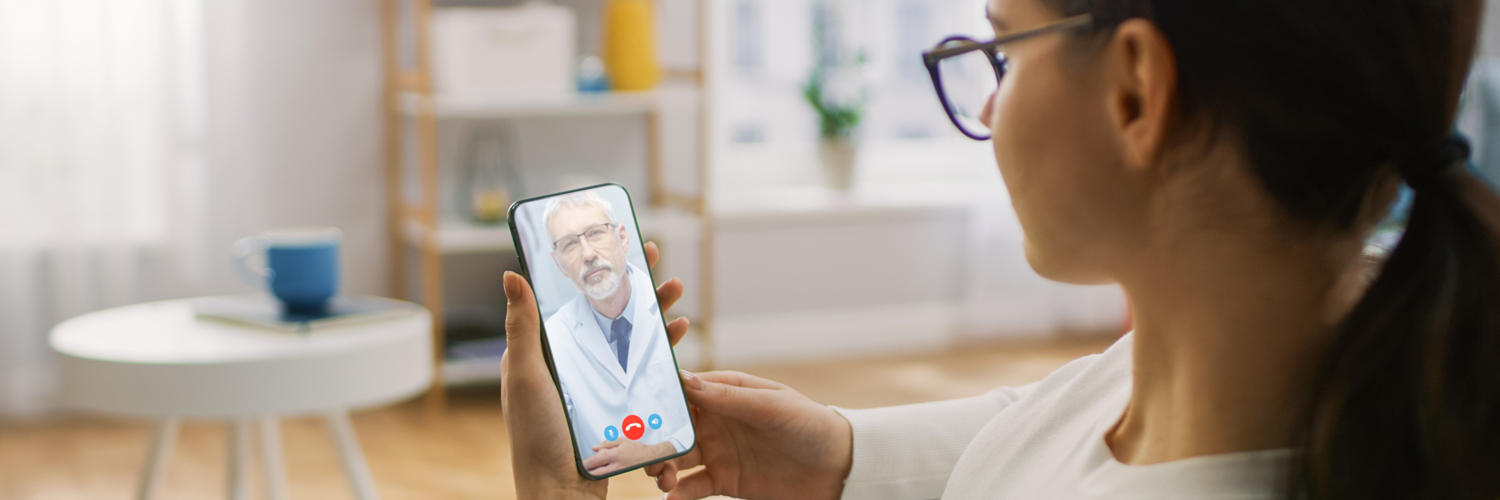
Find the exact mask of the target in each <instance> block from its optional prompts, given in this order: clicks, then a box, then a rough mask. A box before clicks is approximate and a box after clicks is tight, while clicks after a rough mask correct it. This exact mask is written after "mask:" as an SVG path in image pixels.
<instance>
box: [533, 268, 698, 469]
mask: <svg viewBox="0 0 1500 500" xmlns="http://www.w3.org/2000/svg"><path fill="white" fill-rule="evenodd" d="M626 267H627V268H628V271H627V272H629V276H630V293H632V294H635V295H634V297H632V298H633V299H634V302H635V306H634V307H635V311H634V314H633V315H632V318H633V321H632V326H631V333H630V355H629V358H628V359H627V360H626V363H627V364H628V365H629V369H628V370H621V369H620V362H619V360H618V358H616V357H615V353H614V350H613V349H610V347H609V341H608V340H607V339H606V338H605V336H604V332H603V331H601V330H600V329H599V323H598V321H596V320H595V319H594V312H593V306H592V305H590V304H589V301H588V297H587V296H585V295H584V294H582V293H580V294H578V297H577V298H575V299H573V301H571V302H569V303H568V304H567V305H564V306H563V307H562V308H560V309H558V310H557V312H556V313H554V314H553V315H552V317H550V318H547V322H546V324H545V331H546V335H547V342H548V343H549V344H550V346H551V351H552V359H553V363H554V365H555V366H556V367H557V378H558V381H559V382H561V383H562V394H563V400H564V403H565V404H566V406H567V411H568V416H569V418H571V419H572V423H573V436H574V438H575V439H576V440H577V441H578V443H577V444H578V450H579V452H580V453H581V454H582V456H583V458H585V459H586V458H588V457H590V456H593V455H594V451H593V450H592V448H593V447H594V445H596V444H599V443H602V442H604V441H606V439H605V437H604V432H605V428H607V427H610V426H613V427H614V428H615V429H616V430H617V431H619V432H620V434H619V435H618V437H617V438H616V439H629V438H628V437H626V436H625V434H624V430H625V427H624V425H623V424H622V422H623V421H624V420H625V417H626V416H628V415H635V416H638V417H640V419H641V421H643V422H647V421H649V420H650V416H651V415H660V416H661V428H660V429H652V428H651V427H650V426H649V425H648V426H646V428H645V434H643V435H642V436H641V438H640V439H639V441H640V442H641V443H642V444H646V445H655V444H658V443H661V442H662V441H671V442H672V447H673V448H676V449H677V452H678V453H681V452H683V451H685V450H687V449H688V448H690V447H692V446H693V440H694V436H693V424H692V420H691V419H690V418H689V417H688V412H687V400H686V399H685V398H684V395H683V393H682V385H681V379H680V378H679V376H678V374H677V363H676V362H675V361H674V360H673V358H672V351H671V346H670V345H669V344H668V342H667V332H666V330H665V328H664V327H663V326H662V325H663V323H662V318H661V307H659V306H658V304H657V302H656V291H655V290H653V289H652V288H651V285H652V283H651V275H649V274H647V273H646V272H645V271H642V270H640V269H639V268H637V267H635V266H634V265H629V264H627V265H626Z"/></svg>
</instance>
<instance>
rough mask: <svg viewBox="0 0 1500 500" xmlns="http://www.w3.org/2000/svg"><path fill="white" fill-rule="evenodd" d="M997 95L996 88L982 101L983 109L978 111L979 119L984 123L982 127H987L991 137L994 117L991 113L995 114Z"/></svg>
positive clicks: (997, 90) (998, 90)
mask: <svg viewBox="0 0 1500 500" xmlns="http://www.w3.org/2000/svg"><path fill="white" fill-rule="evenodd" d="M999 93H1000V89H998V88H997V89H995V90H994V91H992V92H990V96H989V97H987V98H985V99H984V107H983V108H980V110H979V119H980V120H983V121H984V126H986V127H989V129H990V134H992V135H993V134H994V133H995V117H994V116H993V115H992V113H994V112H995V95H997V94H999Z"/></svg>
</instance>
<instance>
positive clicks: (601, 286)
mask: <svg viewBox="0 0 1500 500" xmlns="http://www.w3.org/2000/svg"><path fill="white" fill-rule="evenodd" d="M601 267H602V268H605V269H609V271H608V272H607V275H606V276H605V277H604V279H602V280H599V282H598V283H589V282H588V279H587V278H585V276H588V274H589V272H590V271H594V270H597V269H599V268H601ZM621 281H624V280H622V279H620V273H617V272H615V269H614V266H612V265H610V264H609V263H608V262H605V263H603V264H601V265H597V266H589V267H588V268H586V269H584V270H582V271H579V272H578V282H579V283H582V284H583V294H584V295H588V296H589V298H591V299H594V300H603V299H604V298H605V297H609V296H610V295H613V294H614V293H615V291H616V290H619V289H620V282H621Z"/></svg>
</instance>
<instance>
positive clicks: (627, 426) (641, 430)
mask: <svg viewBox="0 0 1500 500" xmlns="http://www.w3.org/2000/svg"><path fill="white" fill-rule="evenodd" d="M620 429H623V430H624V431H625V437H628V438H630V440H631V441H635V440H637V439H640V438H641V435H642V434H645V433H646V423H645V422H642V421H641V417H637V416H635V415H631V416H628V417H625V422H623V423H621V424H620Z"/></svg>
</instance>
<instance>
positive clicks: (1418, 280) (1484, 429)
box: [1043, 0, 1500, 500]
mask: <svg viewBox="0 0 1500 500" xmlns="http://www.w3.org/2000/svg"><path fill="white" fill-rule="evenodd" d="M1043 2H1044V3H1046V4H1048V5H1050V6H1051V7H1052V8H1053V9H1054V10H1056V11H1057V12H1058V13H1059V14H1062V15H1075V14H1082V13H1091V14H1093V16H1094V27H1093V32H1094V33H1093V35H1094V36H1093V37H1092V38H1086V39H1092V40H1099V39H1100V36H1101V35H1107V34H1110V33H1112V32H1113V30H1114V28H1115V27H1117V26H1118V25H1119V24H1120V23H1121V22H1124V21H1125V20H1126V19H1130V18H1144V19H1147V20H1149V21H1151V22H1152V23H1153V24H1154V25H1155V26H1156V27H1157V28H1158V29H1160V30H1161V32H1162V33H1163V34H1164V35H1165V36H1166V38H1167V40H1168V42H1169V43H1170V44H1171V46H1172V50H1173V52H1174V55H1175V56H1176V62H1177V71H1178V81H1177V92H1178V94H1177V101H1176V102H1174V103H1173V104H1174V106H1175V112H1176V113H1177V114H1178V115H1179V118H1180V120H1179V123H1180V124H1182V127H1180V128H1186V127H1189V126H1193V127H1198V129H1199V130H1203V129H1205V128H1204V127H1207V128H1206V129H1211V130H1223V131H1225V132H1227V133H1230V134H1233V135H1234V136H1235V138H1236V139H1238V141H1239V143H1240V144H1241V145H1242V146H1243V147H1244V151H1245V152H1246V155H1247V157H1248V160H1249V162H1250V164H1251V165H1252V168H1253V169H1254V170H1255V173H1256V177H1258V178H1259V180H1260V181H1261V183H1262V185H1263V186H1264V187H1265V189H1266V191H1267V192H1269V193H1270V195H1271V196H1272V197H1273V198H1274V199H1276V200H1277V202H1278V203H1279V205H1280V206H1281V207H1282V208H1284V209H1285V211H1286V212H1287V213H1288V214H1290V215H1291V216H1293V217H1295V218H1296V219H1298V220H1301V221H1305V222H1308V223H1310V224H1314V225H1317V226H1318V227H1331V228H1336V229H1349V228H1351V227H1353V225H1354V224H1355V223H1356V222H1357V221H1358V220H1359V219H1360V214H1361V213H1362V210H1365V204H1366V203H1368V202H1367V200H1369V199H1371V193H1372V192H1373V191H1374V190H1375V189H1376V188H1377V186H1378V185H1379V184H1381V183H1383V182H1385V181H1386V180H1388V179H1391V178H1392V176H1393V175H1396V174H1397V173H1398V172H1399V173H1401V174H1402V175H1404V176H1405V177H1406V179H1407V182H1408V184H1410V185H1412V186H1413V188H1414V190H1415V200H1414V202H1413V206H1412V209H1411V212H1410V215H1409V217H1408V222H1407V229H1406V232H1405V234H1404V236H1403V237H1402V239H1401V242H1400V243H1399V244H1398V245H1397V247H1396V249H1395V251H1394V252H1393V253H1392V254H1391V256H1390V258H1389V259H1388V260H1387V261H1386V262H1385V264H1384V266H1383V268H1382V269H1381V271H1380V274H1379V275H1378V276H1377V277H1376V279H1375V281H1374V283H1372V284H1371V285H1370V288H1369V289H1368V290H1367V291H1366V292H1365V296H1364V297H1363V298H1362V299H1361V300H1360V302H1359V303H1358V304H1357V305H1356V306H1355V307H1354V309H1353V310H1352V312H1351V313H1350V314H1349V316H1348V317H1347V318H1346V319H1345V320H1344V322H1343V324H1342V325H1341V326H1340V330H1339V332H1338V335H1337V337H1336V340H1335V341H1334V343H1333V345H1332V346H1331V348H1330V350H1329V352H1328V353H1327V355H1326V358H1325V360H1324V362H1323V365H1322V366H1321V372H1320V375H1319V377H1320V378H1319V380H1318V381H1317V386H1316V387H1315V388H1314V392H1315V394H1314V397H1313V399H1312V400H1311V401H1310V402H1309V403H1308V404H1307V405H1306V412H1307V416H1306V418H1305V419H1303V422H1304V425H1303V428H1302V430H1301V433H1300V436H1299V438H1300V439H1301V442H1302V452H1301V453H1299V454H1298V455H1297V458H1296V459H1294V460H1293V464H1292V467H1293V469H1292V470H1291V471H1289V472H1290V475H1289V478H1290V479H1291V483H1292V484H1291V485H1290V490H1289V492H1290V494H1291V495H1292V496H1295V497H1306V498H1315V499H1329V500H1332V499H1369V498H1411V499H1429V498H1463V499H1469V498H1473V499H1481V498H1482V499H1488V500H1493V499H1496V498H1500V253H1497V246H1496V231H1495V226H1496V221H1497V220H1500V215H1497V209H1496V207H1500V201H1497V200H1500V199H1497V198H1496V196H1495V194H1494V193H1493V192H1492V191H1490V190H1489V189H1487V188H1484V187H1481V186H1482V184H1481V183H1480V182H1478V181H1477V180H1476V179H1475V178H1474V177H1473V176H1472V175H1470V174H1469V173H1468V172H1467V171H1466V170H1464V169H1463V168H1453V167H1458V166H1459V165H1455V164H1457V163H1459V162H1460V161H1462V160H1463V159H1464V158H1463V157H1462V156H1463V155H1466V153H1467V152H1466V151H1459V150H1456V144H1455V143H1453V142H1451V141H1449V142H1440V141H1441V140H1442V139H1443V138H1445V137H1446V136H1447V135H1448V133H1449V130H1450V127H1451V126H1452V123H1453V118H1454V114H1455V112H1456V109H1457V102H1458V95H1459V92H1460V91H1461V89H1462V87H1463V83H1464V80H1465V78H1466V76H1467V74H1468V69H1469V64H1470V61H1471V59H1472V57H1473V50H1474V43H1475V38H1476V36H1477V30H1478V22H1479V17H1480V13H1481V9H1482V5H1481V2H1480V0H1043ZM1205 120H1206V122H1205ZM1435 141H1438V142H1435ZM1429 150H1430V151H1429ZM1433 151H1435V153H1434V152H1433ZM1424 152H1425V153H1424Z"/></svg>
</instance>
